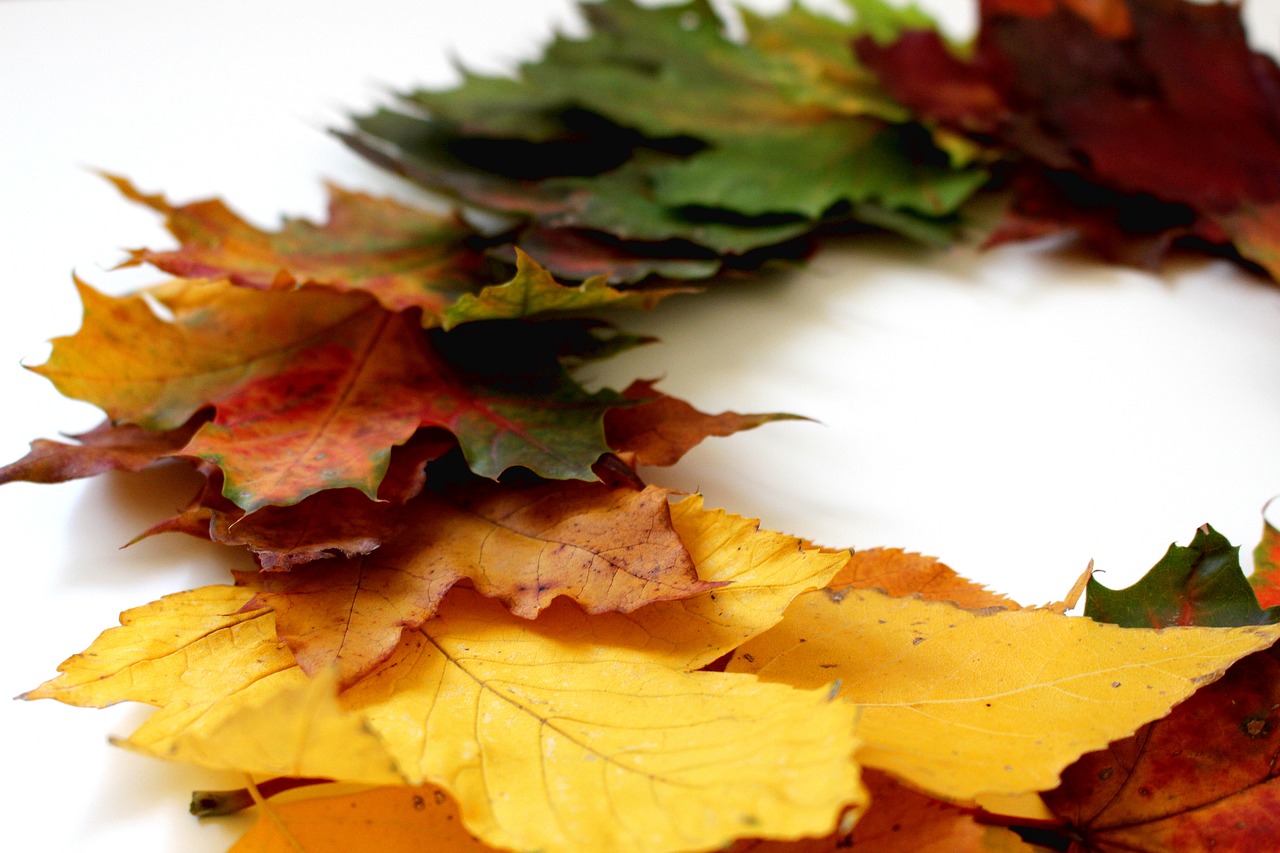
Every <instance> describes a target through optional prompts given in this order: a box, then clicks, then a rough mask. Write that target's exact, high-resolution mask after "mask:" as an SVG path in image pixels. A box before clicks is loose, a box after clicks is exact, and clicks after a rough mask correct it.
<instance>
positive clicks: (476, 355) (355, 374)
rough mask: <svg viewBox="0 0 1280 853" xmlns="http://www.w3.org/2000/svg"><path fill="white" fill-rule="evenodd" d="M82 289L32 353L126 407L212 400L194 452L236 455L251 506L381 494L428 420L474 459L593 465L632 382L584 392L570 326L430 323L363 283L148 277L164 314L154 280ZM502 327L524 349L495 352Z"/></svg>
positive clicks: (232, 472) (582, 474) (165, 410)
mask: <svg viewBox="0 0 1280 853" xmlns="http://www.w3.org/2000/svg"><path fill="white" fill-rule="evenodd" d="M81 292H82V297H83V298H84V302H85V319H84V324H83V326H82V327H81V329H80V331H79V332H78V333H77V334H76V335H74V336H72V337H67V338H59V339H57V340H56V341H55V342H54V350H53V355H52V356H51V357H50V359H49V361H48V362H47V363H46V364H44V365H42V366H40V367H38V368H35V369H36V371H37V372H39V373H41V374H43V375H44V376H46V377H48V378H49V379H51V380H53V382H54V383H55V384H56V385H57V386H58V388H59V390H61V391H62V392H63V393H64V394H67V395H68V396H71V397H76V398H79V399H85V400H88V401H90V402H92V403H94V404H96V405H98V406H101V407H102V408H103V409H105V410H106V411H107V413H108V414H109V415H110V416H111V418H112V419H113V420H114V421H125V422H133V423H137V424H139V425H141V426H144V427H147V428H149V429H154V430H166V429H172V428H174V427H175V426H177V425H180V424H181V423H182V422H184V421H186V420H187V419H188V418H190V417H191V416H192V414H194V413H195V412H196V411H198V410H199V409H201V408H203V407H205V406H207V405H213V406H214V407H215V409H216V415H215V417H214V419H213V421H212V422H210V423H206V424H204V425H203V426H202V427H201V428H200V430H198V431H197V432H196V434H195V435H194V437H193V438H192V440H191V441H190V443H189V444H188V445H187V446H186V447H185V448H183V450H182V451H181V452H182V453H183V454H186V455H195V456H200V457H201V458H204V459H205V460H207V461H209V462H212V463H214V464H216V465H218V466H219V467H220V468H222V470H223V472H224V474H225V475H226V476H225V483H224V494H225V495H226V496H227V497H228V498H229V499H231V500H232V501H234V502H235V503H236V504H237V505H238V506H240V507H241V508H242V509H244V510H245V511H246V512H251V511H253V510H255V509H258V508H260V507H262V506H267V505H286V504H291V503H296V502H297V501H300V500H302V499H303V498H305V497H307V496H308V495H310V494H314V493H315V492H318V491H321V490H324V489H338V488H353V489H357V490H359V491H361V492H362V493H364V494H365V495H367V496H369V497H371V498H372V497H374V496H375V495H376V492H377V487H378V483H379V482H380V481H381V479H382V477H383V475H384V473H385V471H386V468H387V465H388V462H389V458H390V452H391V448H392V447H394V446H396V445H398V444H402V443H403V442H405V441H406V440H408V439H409V437H410V436H412V435H413V434H414V432H415V431H416V430H417V429H418V428H419V427H420V426H438V427H443V428H446V429H448V430H450V431H451V432H453V433H454V435H456V436H457V437H458V440H459V443H460V444H461V446H462V450H463V454H464V455H465V456H466V458H467V462H468V464H469V465H470V466H471V468H472V470H474V471H475V472H476V473H478V474H480V475H482V476H486V477H494V478H496V477H497V476H498V475H500V474H501V473H502V472H503V471H505V470H507V469H508V468H511V467H516V466H522V467H526V468H529V469H530V470H532V471H534V472H535V473H538V474H540V475H542V476H546V477H550V478H553V479H575V478H576V479H587V480H589V479H594V475H593V474H592V473H591V465H592V464H593V463H594V462H595V461H596V459H597V458H599V456H600V455H601V454H602V453H605V452H607V451H608V449H609V448H608V446H607V445H606V444H605V441H604V429H603V425H602V418H603V415H604V411H605V410H606V409H608V408H609V407H610V406H611V405H614V404H616V403H617V402H619V398H618V397H617V396H616V395H615V394H613V393H612V392H608V391H601V392H597V393H594V394H588V393H587V392H586V391H585V390H583V389H582V388H581V387H580V386H579V385H577V383H575V382H574V381H573V380H572V379H571V378H570V377H569V375H568V374H567V373H566V372H565V370H564V368H563V367H562V366H561V365H560V362H559V360H558V350H559V348H561V347H562V346H564V345H565V343H566V341H565V340H564V339H563V337H562V334H561V332H562V330H571V327H567V326H556V325H553V324H547V325H545V326H543V325H539V324H527V323H526V324H517V325H518V328H507V327H505V326H503V325H502V324H500V323H485V324H469V325H468V326H465V327H462V328H459V329H456V330H454V331H453V332H452V333H450V334H448V335H445V334H443V333H439V332H436V333H434V335H428V336H426V337H424V333H423V332H422V331H421V330H419V329H418V328H417V324H416V322H414V321H412V320H411V318H410V317H409V315H406V314H391V313H388V312H386V311H383V310H382V309H380V308H378V307H377V305H375V304H373V303H372V302H371V301H370V300H369V299H368V298H367V297H362V296H359V295H353V294H336V293H329V292H325V291H291V292H277V291H268V292H258V291H252V290H246V289H243V288H237V287H233V286H231V285H229V284H226V283H225V282H197V281H186V280H180V281H178V282H175V283H173V284H171V285H169V286H167V287H165V288H163V289H161V290H157V291H153V292H152V294H151V295H152V296H153V297H154V298H155V299H158V300H159V301H160V302H161V303H163V305H164V306H165V307H167V308H168V309H169V310H170V311H171V312H172V314H173V320H172V321H168V320H164V319H161V318H160V317H158V316H156V315H155V314H154V313H153V312H152V310H151V308H150V307H149V305H148V302H147V299H146V298H145V297H144V296H129V297H123V298H113V297H107V296H103V295H101V294H98V293H97V292H95V291H93V290H92V289H91V288H88V287H87V286H84V285H82V286H81ZM476 326H479V327H482V328H478V329H477V328H475V327H476ZM499 342H500V343H501V344H502V347H501V349H500V350H499V351H500V352H503V353H513V352H518V353H520V356H521V357H520V359H519V361H518V362H513V361H512V360H511V359H510V358H509V357H507V358H505V359H503V360H499V359H495V357H494V355H493V353H494V351H495V350H494V347H495V345H496V344H498V343H499Z"/></svg>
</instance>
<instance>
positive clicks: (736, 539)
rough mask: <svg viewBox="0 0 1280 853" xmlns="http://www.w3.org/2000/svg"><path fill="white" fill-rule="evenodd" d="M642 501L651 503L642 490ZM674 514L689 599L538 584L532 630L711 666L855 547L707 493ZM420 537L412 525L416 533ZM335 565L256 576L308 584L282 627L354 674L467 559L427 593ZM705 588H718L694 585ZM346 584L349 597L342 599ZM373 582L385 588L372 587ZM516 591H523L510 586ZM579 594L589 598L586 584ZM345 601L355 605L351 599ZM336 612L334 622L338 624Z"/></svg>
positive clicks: (275, 599) (315, 654)
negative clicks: (828, 543)
mask: <svg viewBox="0 0 1280 853" xmlns="http://www.w3.org/2000/svg"><path fill="white" fill-rule="evenodd" d="M544 491H551V490H544ZM583 491H585V492H587V494H588V496H589V495H590V493H591V492H594V493H596V494H599V495H604V496H608V495H611V494H614V492H613V491H612V490H608V489H603V488H601V487H591V489H589V490H588V489H586V488H584V489H583ZM631 500H632V502H635V503H643V499H642V498H641V496H639V495H637V496H636V497H634V498H632V499H631ZM566 518H567V519H568V521H569V522H570V523H572V518H571V517H569V516H568V515H566ZM471 524H472V525H477V524H480V522H476V521H473V522H471ZM671 524H672V526H673V527H674V529H675V531H676V533H677V534H678V535H679V538H680V542H681V546H682V548H683V549H684V550H685V551H686V552H687V554H688V557H689V558H690V559H691V560H692V561H693V564H694V566H695V567H696V576H695V577H693V578H691V579H689V580H688V581H686V584H685V587H684V592H685V593H686V597H678V598H672V599H671V600H661V596H660V595H656V594H652V593H651V594H650V598H651V599H652V598H657V599H659V600H653V601H651V602H650V603H648V604H646V605H645V606H643V607H638V608H635V609H631V610H630V611H629V612H600V613H596V614H595V615H591V616H588V615H587V614H586V613H585V612H584V611H583V610H582V608H581V607H569V606H560V607H557V606H556V602H555V601H554V600H551V599H550V597H549V596H547V594H546V592H547V591H542V592H538V591H536V590H526V591H524V592H523V593H520V595H522V596H523V600H524V601H526V602H535V601H540V600H541V601H542V602H544V603H545V602H549V604H550V606H549V607H547V609H546V610H544V611H543V612H542V613H541V614H539V616H538V619H537V621H536V622H535V623H533V625H531V626H530V629H529V630H538V631H543V630H545V631H547V632H550V633H551V634H553V635H556V636H583V637H588V638H590V640H589V644H588V645H589V648H588V649H583V650H580V651H579V654H584V655H586V654H601V655H604V656H606V657H607V655H608V654H609V649H611V648H613V647H616V646H622V647H635V648H640V649H644V650H645V653H646V655H647V656H648V659H650V660H652V661H654V662H659V663H662V664H664V665H666V666H669V667H672V668H675V669H688V670H694V669H699V668H701V667H703V666H705V665H707V664H709V663H711V662H712V661H714V660H716V659H717V658H719V657H721V656H722V655H724V654H726V653H727V652H729V651H731V650H733V649H734V648H735V647H736V646H738V645H740V644H741V643H742V642H743V641H745V640H747V639H749V638H750V637H753V636H755V635H756V634H759V633H760V632H761V631H764V630H765V629H767V628H769V627H771V626H773V625H775V624H776V623H777V622H778V620H780V619H781V618H782V614H783V612H784V611H785V609H786V607H787V605H788V604H789V603H790V602H791V600H792V599H794V598H795V596H796V595H798V594H799V593H801V592H804V591H806V590H811V589H816V588H819V587H821V586H823V585H824V584H825V583H827V581H828V580H829V579H830V578H831V576H832V575H833V574H835V572H836V570H837V569H838V568H839V567H840V566H841V565H842V564H843V563H844V561H845V559H847V552H840V553H822V552H820V551H817V550H808V549H804V548H802V547H801V543H800V541H799V540H797V539H795V538H793V537H790V536H785V535H783V534H779V533H774V532H772V531H764V530H760V529H759V522H757V521H755V520H754V519H749V518H742V517H739V516H735V515H731V514H729V513H726V512H725V511H724V510H707V509H704V507H703V504H702V499H701V498H700V497H699V496H696V495H695V496H693V497H689V498H686V499H685V500H683V501H681V502H680V503H679V504H676V505H675V506H674V507H672V508H671ZM480 526H483V525H482V524H480ZM444 530H445V533H446V535H452V532H451V531H450V529H449V527H448V526H444ZM417 535H419V534H418V533H416V532H411V536H417ZM388 547H390V548H391V549H392V551H391V552H389V553H396V552H397V549H406V545H405V544H402V543H400V542H399V540H392V544H391V545H390V546H388ZM530 547H537V540H536V539H531V540H530V541H529V542H528V543H527V545H526V550H527V549H528V548H530ZM415 556H417V555H415ZM387 557H388V554H386V553H378V552H375V554H374V555H373V556H372V557H371V558H370V559H369V560H368V562H371V563H373V564H374V565H379V564H381V563H380V561H382V560H384V559H386V558H387ZM421 558H422V559H425V560H428V561H430V560H432V559H435V557H434V556H433V555H432V554H431V553H430V552H424V553H423V554H422V555H421ZM361 565H363V564H361ZM328 568H330V566H328V565H317V566H314V567H311V568H309V569H308V570H307V571H306V572H305V573H303V574H300V575H298V576H297V577H296V578H295V577H289V578H272V579H263V578H245V580H246V582H248V583H251V584H264V585H265V586H266V587H267V588H268V590H271V589H285V590H289V589H293V590H294V591H296V592H297V594H294V595H290V594H289V593H288V592H283V593H280V594H278V595H276V596H269V597H267V600H272V603H273V606H278V607H279V608H280V609H281V611H282V616H281V619H282V620H283V622H284V625H285V626H286V627H284V628H282V629H281V631H282V633H284V634H285V635H286V636H289V637H290V642H291V644H293V646H294V648H295V651H296V652H297V653H298V655H299V657H300V659H301V660H302V661H303V665H304V666H305V667H307V668H308V669H315V668H322V667H327V666H329V665H330V664H331V663H332V662H333V661H334V660H335V659H336V660H337V661H338V664H339V666H340V670H341V672H342V673H343V678H344V680H345V681H351V680H352V679H354V678H356V677H357V676H358V674H359V673H362V672H365V671H367V670H368V668H370V667H372V666H374V665H376V663H377V661H378V660H381V659H383V658H385V656H386V655H387V654H389V653H390V651H391V649H392V648H394V646H395V643H396V642H397V641H398V639H399V638H400V636H401V634H402V633H403V631H404V628H405V626H406V625H413V624H417V622H418V621H419V620H421V619H426V618H427V617H428V616H429V615H430V613H432V612H434V609H435V607H436V606H437V605H438V602H439V598H440V596H442V595H443V594H444V592H445V590H446V589H447V588H448V586H449V585H450V584H452V583H453V580H452V579H451V578H453V579H456V577H455V576H454V575H452V574H450V573H451V572H454V571H455V569H454V568H453V567H452V566H448V567H446V569H445V570H443V571H442V573H441V576H439V577H437V578H436V585H435V587H429V586H426V585H424V584H422V583H418V584H417V586H416V594H417V595H418V597H417V598H413V597H412V596H410V595H406V593H414V592H415V584H414V579H413V578H412V577H410V576H406V574H405V573H404V572H399V571H395V570H391V571H388V572H387V573H386V574H385V577H386V578H387V579H388V584H387V587H386V588H381V587H379V586H378V581H380V580H381V579H382V577H383V575H374V576H373V577H374V580H370V581H369V582H368V584H367V589H366V586H365V581H364V578H365V576H366V574H367V573H362V574H361V575H360V581H359V582H358V586H357V587H356V588H353V587H352V581H351V580H350V578H349V577H347V578H346V579H344V580H342V581H341V582H340V583H336V584H335V583H333V582H332V580H330V579H327V576H326V575H324V574H317V573H316V572H322V571H324V570H325V569H328ZM334 569H335V572H339V573H340V572H342V571H344V568H342V564H338V565H336V566H334ZM521 577H522V575H521V574H515V575H513V576H512V577H511V578H509V579H508V580H507V583H508V584H515V583H518V582H519V581H520V580H521ZM498 580H501V579H498ZM481 583H482V584H483V585H484V586H483V587H482V588H484V589H488V590H490V591H491V592H492V591H494V590H495V588H496V587H495V583H494V579H485V580H482V581H481ZM623 588H624V589H627V590H629V591H631V592H635V591H636V590H637V589H640V588H642V587H641V585H640V584H638V583H635V582H633V583H631V584H630V585H626V586H624V587H623ZM699 588H702V589H705V590H706V591H705V592H701V593H700V594H694V592H695V591H696V590H697V589H699ZM340 592H341V593H345V594H346V596H347V597H346V598H345V599H341V596H340V594H339V593H340ZM372 592H377V593H379V594H378V595H372V594H371V593H372ZM507 594H508V596H509V597H512V598H513V599H514V598H516V596H515V595H512V594H511V593H510V592H508V593H507ZM579 596H580V597H584V596H581V595H580V593H579ZM584 598H585V597H584ZM352 602H357V603H360V604H361V607H359V608H354V607H352ZM344 604H345V606H346V607H347V608H348V610H345V611H344V610H343V609H342V608H343V606H344ZM365 605H368V607H367V608H366V607H365ZM527 606H528V605H527V604H526V607H527ZM291 607H297V608H298V610H297V611H296V612H294V613H293V614H292V615H290V614H289V613H288V609H289V608H291ZM597 609H599V608H597ZM326 617H328V618H329V619H331V621H327V622H326V621H325V619H326ZM294 626H297V627H296V628H295V627H294ZM295 632H296V636H295V635H294V634H295Z"/></svg>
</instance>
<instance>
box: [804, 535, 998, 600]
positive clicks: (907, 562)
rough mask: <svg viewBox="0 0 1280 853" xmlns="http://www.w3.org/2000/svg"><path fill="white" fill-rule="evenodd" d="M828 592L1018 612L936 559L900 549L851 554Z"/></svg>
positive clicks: (831, 583)
mask: <svg viewBox="0 0 1280 853" xmlns="http://www.w3.org/2000/svg"><path fill="white" fill-rule="evenodd" d="M827 587H828V588H829V589H833V590H841V589H846V588H849V587H853V588H856V589H879V590H881V591H883V592H885V593H887V594H888V595H891V596H894V597H895V598H896V597H901V596H907V595H918V596H920V597H921V598H923V599H924V600H926V601H948V602H951V603H952V604H955V605H957V606H959V607H964V608H968V609H971V610H979V609H981V608H984V607H1000V608H1003V609H1006V610H1017V609H1018V605H1017V604H1016V603H1015V602H1013V601H1010V600H1009V599H1008V598H1006V597H1005V596H1003V595H1000V594H998V593H994V592H991V591H990V590H988V589H987V588H986V587H983V586H980V585H978V584H976V583H974V582H973V581H970V580H966V579H965V578H962V577H961V576H960V575H958V574H956V572H955V570H954V569H952V568H951V567H950V566H948V565H946V564H945V563H942V562H941V561H939V560H938V559H937V558H936V557H926V556H924V555H922V554H912V553H910V552H907V551H903V550H901V549H899V548H866V549H864V550H861V551H854V552H852V553H851V554H850V555H849V560H848V562H847V563H845V564H844V567H843V568H841V569H840V571H839V572H837V573H836V576H835V577H833V578H832V579H831V582H830V583H829V584H827Z"/></svg>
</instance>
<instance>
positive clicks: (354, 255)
mask: <svg viewBox="0 0 1280 853" xmlns="http://www.w3.org/2000/svg"><path fill="white" fill-rule="evenodd" d="M107 178H108V179H109V180H110V181H111V182H112V183H113V184H115V185H116V187H117V188H118V189H119V190H120V191H121V192H122V193H123V194H124V195H125V197H126V198H129V199H132V200H133V201H137V202H140V203H142V204H145V205H147V206H148V207H151V208H152V209H154V210H156V211H158V212H159V213H161V214H163V215H164V216H165V221H166V223H167V225H168V227H169V231H170V232H171V233H172V234H173V236H174V237H176V238H177V239H178V241H179V243H180V244H181V245H180V246H179V248H178V249H177V250H173V251H164V252H161V251H153V250H149V249H137V250H134V251H133V252H131V253H130V259H129V261H127V262H126V264H125V265H126V266H134V265H138V264H142V263H149V264H152V265H153V266H156V267H159V268H160V269H162V270H164V271H165V272H168V273H172V274H173V275H177V276H182V277H185V278H226V279H228V280H230V281H232V282H234V283H235V284H238V285H242V286H245V287H253V288H257V289H260V290H289V289H294V288H297V287H300V286H304V285H306V286H316V287H325V288H331V289H333V290H336V291H341V292H352V291H358V292H364V293H369V294H371V295H372V296H374V297H375V298H376V299H377V300H378V302H379V303H380V304H381V305H382V306H383V307H384V308H386V309H387V310H389V311H393V312H398V311H406V310H409V309H418V310H420V311H421V312H422V315H421V316H422V323H423V325H425V326H428V327H431V326H443V327H444V328H446V329H449V328H452V327H453V326H456V325H458V324H459V323H466V322H473V321H476V320H494V319H516V318H521V317H527V316H531V315H533V314H541V313H545V312H549V311H558V312H563V311H575V310H581V309H586V308H601V307H605V306H612V307H641V308H652V307H653V306H654V305H655V304H657V303H658V302H659V301H661V300H662V299H663V298H664V297H666V296H670V295H672V294H673V293H682V292H689V291H688V289H687V288H669V287H668V288H646V289H643V290H630V291H621V290H615V289H614V288H612V287H609V286H608V285H607V284H606V283H605V281H604V279H603V278H596V279H593V280H590V281H588V282H586V283H584V284H583V285H581V286H578V287H568V286H565V285H562V284H560V283H559V282H557V281H556V280H555V279H554V278H552V277H551V275H550V274H549V273H548V272H547V271H546V270H544V269H542V268H541V267H539V266H538V265H537V264H536V263H534V262H533V261H532V260H531V259H529V258H528V257H527V256H518V257H517V264H516V273H515V276H514V277H513V278H512V279H510V280H509V281H506V282H498V281H493V280H492V279H491V277H490V275H489V273H488V271H487V270H486V262H485V257H486V253H485V252H484V251H483V250H482V249H480V248H478V247H477V246H473V245H472V243H473V242H477V241H475V238H476V236H477V235H476V234H475V232H474V231H473V230H472V228H471V227H470V226H468V225H466V224H465V223H464V222H463V221H462V220H461V219H460V218H458V217H457V216H456V215H449V216H442V215H438V214H435V213H430V212H427V211H423V210H418V209H416V208H412V207H408V206H406V205H403V204H400V203H398V202H396V201H393V200H391V199H385V198H373V197H370V196H367V195H364V194H362V193H353V192H347V191H345V190H341V189H339V188H337V187H332V186H331V187H330V188H329V195H330V202H329V221H328V222H327V223H325V224H324V225H323V226H317V225H314V224H312V223H310V222H307V221H306V220H301V219H292V220H286V222H285V223H284V226H283V227H282V228H281V230H280V231H278V232H274V233H272V232H266V231H262V230H259V229H258V228H256V227H254V226H253V225H251V224H249V223H248V222H245V221H244V220H243V219H241V218H240V217H239V216H237V215H236V214H235V213H234V212H232V211H231V210H230V209H229V208H227V207H226V205H224V204H223V203H222V202H220V201H217V200H207V201H199V202H193V203H191V204H186V205H182V206H179V207H174V206H173V205H171V204H169V202H167V201H165V199H164V198H163V197H162V196H158V195H145V194H143V193H141V192H139V191H138V190H137V189H136V188H134V186H133V185H132V184H130V183H129V182H128V181H126V180H125V179H124V178H121V177H117V176H114V175H108V176H107Z"/></svg>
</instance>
